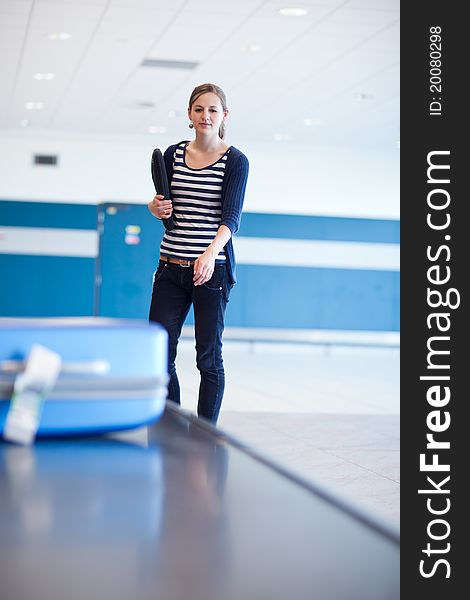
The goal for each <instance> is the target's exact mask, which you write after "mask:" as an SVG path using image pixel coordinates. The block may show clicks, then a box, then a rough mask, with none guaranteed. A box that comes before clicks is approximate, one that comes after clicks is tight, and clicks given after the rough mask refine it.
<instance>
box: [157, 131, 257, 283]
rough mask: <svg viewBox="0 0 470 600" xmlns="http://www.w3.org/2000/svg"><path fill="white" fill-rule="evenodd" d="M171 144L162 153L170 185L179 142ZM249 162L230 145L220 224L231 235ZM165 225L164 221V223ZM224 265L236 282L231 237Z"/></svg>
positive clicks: (239, 213)
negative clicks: (226, 228)
mask: <svg viewBox="0 0 470 600" xmlns="http://www.w3.org/2000/svg"><path fill="white" fill-rule="evenodd" d="M181 143H182V142H179V143H178V144H173V145H172V146H169V147H168V148H167V149H166V150H165V153H164V155H163V158H164V159H165V167H166V174H167V177H168V183H169V184H170V186H171V180H172V178H173V157H174V153H175V150H176V148H177V147H178V146H179V144H181ZM248 168H249V163H248V159H247V157H246V156H245V155H244V154H243V152H241V151H240V150H238V149H237V148H235V146H230V152H229V153H228V154H227V161H226V163H225V171H224V179H223V183H222V219H221V221H220V225H226V226H227V227H228V228H229V229H230V231H231V232H232V236H233V235H234V234H235V233H236V232H237V231H238V228H239V227H240V219H241V215H242V209H243V201H244V199H245V189H246V181H247V179H248ZM165 226H167V225H166V223H165ZM224 251H225V256H226V263H225V264H226V266H227V271H228V278H229V282H230V283H231V284H234V283H236V281H237V278H236V273H235V267H236V262H235V253H234V251H233V243H232V238H230V239H229V241H228V242H227V243H226V244H225V248H224Z"/></svg>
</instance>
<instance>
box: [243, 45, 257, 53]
mask: <svg viewBox="0 0 470 600" xmlns="http://www.w3.org/2000/svg"><path fill="white" fill-rule="evenodd" d="M241 49H242V51H243V52H249V53H250V54H256V52H259V51H260V50H261V46H260V45H259V44H246V46H242V47H241Z"/></svg>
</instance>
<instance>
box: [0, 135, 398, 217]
mask: <svg viewBox="0 0 470 600" xmlns="http://www.w3.org/2000/svg"><path fill="white" fill-rule="evenodd" d="M174 141H178V140H170V139H162V138H160V137H159V138H157V137H152V138H150V137H149V138H143V139H136V138H133V139H128V140H127V139H123V138H121V139H111V138H110V139H107V140H103V139H102V138H101V139H94V138H93V137H92V136H85V135H68V136H65V135H56V136H54V135H51V134H50V133H44V132H38V133H37V134H36V135H34V136H33V135H32V134H30V133H26V132H25V135H21V134H13V133H12V134H9V135H8V134H7V135H5V132H4V135H2V138H1V140H0V199H3V200H37V201H48V202H80V203H90V204H95V203H97V202H103V201H120V202H135V203H145V202H147V201H148V200H150V199H151V198H152V197H153V184H152V179H151V175H150V158H151V154H152V150H153V148H154V147H155V146H158V147H160V148H162V149H164V148H166V147H167V146H168V145H169V144H170V143H172V142H174ZM228 141H229V143H230V142H231V141H232V142H233V143H234V145H236V146H237V147H239V148H240V149H241V150H243V151H244V152H245V154H246V155H247V156H248V158H249V160H250V169H251V171H250V177H249V184H248V188H247V195H246V201H245V210H247V211H251V212H267V213H292V214H306V215H309V214H312V215H331V216H351V217H355V216H357V217H372V218H392V219H397V218H398V217H399V150H398V149H396V148H392V149H390V150H388V151H377V149H364V148H363V149H358V148H350V149H348V148H341V149H339V150H338V149H335V148H332V147H331V148H330V147H325V148H318V147H314V146H305V145H304V146H302V145H299V144H296V143H295V142H289V143H276V144H270V145H261V144H251V145H249V146H248V145H243V144H238V143H237V142H236V141H235V140H228ZM34 153H42V154H49V153H50V154H58V155H59V166H58V167H55V168H53V167H44V166H34V165H33V159H32V155H33V154H34Z"/></svg>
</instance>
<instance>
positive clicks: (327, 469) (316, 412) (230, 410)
mask: <svg viewBox="0 0 470 600" xmlns="http://www.w3.org/2000/svg"><path fill="white" fill-rule="evenodd" d="M224 362H225V367H226V377H227V382H226V393H225V398H224V403H223V406H222V411H221V414H220V418H219V423H218V425H219V427H220V428H221V429H223V430H224V431H226V432H227V433H229V434H231V435H235V436H236V437H237V438H238V439H239V440H241V441H243V442H245V443H246V444H247V445H249V446H251V447H253V448H254V449H256V450H258V451H260V452H261V453H262V454H263V455H264V456H266V457H268V458H270V459H272V460H274V461H275V462H277V463H278V464H280V465H282V466H285V467H287V468H288V469H289V470H291V471H293V472H294V473H296V474H298V475H300V476H301V477H303V478H304V479H307V480H311V481H314V482H316V483H320V484H321V485H322V486H324V487H325V486H326V487H327V488H329V489H330V490H331V491H332V492H334V493H335V494H336V495H339V496H341V497H343V498H345V499H347V500H348V502H349V503H353V504H355V505H356V506H358V507H360V508H362V509H363V510H366V511H367V512H368V513H369V514H372V515H375V516H376V517H378V518H379V519H381V520H383V521H385V522H386V523H388V524H390V525H391V526H392V527H394V528H398V527H399V492H400V468H399V465H400V460H399V441H400V440H399V437H400V432H399V351H398V350H397V349H390V348H389V349H385V348H384V349H381V348H375V349H374V348H369V349H365V348H340V347H329V348H327V347H322V346H301V345H297V346H295V345H292V344H289V345H287V344H267V343H263V344H261V343H255V344H253V343H251V344H250V343H247V342H240V343H237V342H226V343H225V346H224ZM178 375H179V379H180V384H181V390H182V406H183V408H185V409H188V410H190V411H195V410H196V403H197V389H198V385H199V374H198V372H197V370H196V368H195V353H194V342H191V341H189V340H183V341H181V342H180V347H179V354H178Z"/></svg>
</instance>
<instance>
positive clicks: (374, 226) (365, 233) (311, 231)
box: [237, 213, 400, 244]
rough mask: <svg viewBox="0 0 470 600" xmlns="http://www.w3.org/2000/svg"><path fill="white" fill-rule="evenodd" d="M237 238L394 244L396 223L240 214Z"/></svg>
mask: <svg viewBox="0 0 470 600" xmlns="http://www.w3.org/2000/svg"><path fill="white" fill-rule="evenodd" d="M237 235H240V236H246V237H265V238H280V239H283V238H284V239H298V240H336V241H342V242H379V243H382V244H384V243H389V244H398V243H399V242H400V223H399V222H398V221H391V220H386V219H356V218H346V217H319V216H307V215H274V214H264V213H244V214H243V216H242V221H241V225H240V229H239V231H238V234H237Z"/></svg>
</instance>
